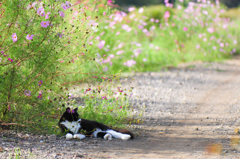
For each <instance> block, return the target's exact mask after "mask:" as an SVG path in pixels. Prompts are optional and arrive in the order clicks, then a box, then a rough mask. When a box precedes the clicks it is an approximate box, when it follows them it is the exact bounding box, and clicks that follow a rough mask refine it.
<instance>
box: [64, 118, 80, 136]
mask: <svg viewBox="0 0 240 159" xmlns="http://www.w3.org/2000/svg"><path fill="white" fill-rule="evenodd" d="M60 124H62V125H64V126H65V127H66V128H67V129H69V130H70V131H71V132H73V133H74V134H77V133H78V130H79V129H80V128H81V125H80V123H79V122H78V121H72V122H69V121H67V120H65V121H63V122H61V123H60Z"/></svg>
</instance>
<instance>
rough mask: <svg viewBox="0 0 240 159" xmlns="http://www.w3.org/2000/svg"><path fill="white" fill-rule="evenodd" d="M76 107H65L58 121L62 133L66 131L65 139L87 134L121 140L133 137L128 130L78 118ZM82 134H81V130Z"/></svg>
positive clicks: (78, 137)
mask: <svg viewBox="0 0 240 159" xmlns="http://www.w3.org/2000/svg"><path fill="white" fill-rule="evenodd" d="M77 110H78V108H75V109H73V110H71V109H70V108H67V109H66V111H65V112H64V113H63V115H62V117H61V118H60V120H59V122H58V126H59V127H60V129H61V131H62V132H63V133H66V139H72V138H77V139H84V138H85V137H88V136H94V137H96V138H97V137H101V138H104V139H106V140H112V138H119V139H122V140H128V139H133V138H134V135H133V133H131V132H130V131H128V130H114V129H111V128H110V127H109V126H106V125H104V124H102V123H99V122H96V121H92V120H86V119H81V118H79V114H78V112H77ZM82 131H83V132H84V134H81V132H82Z"/></svg>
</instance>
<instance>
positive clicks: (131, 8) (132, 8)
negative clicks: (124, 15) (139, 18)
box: [128, 7, 136, 12]
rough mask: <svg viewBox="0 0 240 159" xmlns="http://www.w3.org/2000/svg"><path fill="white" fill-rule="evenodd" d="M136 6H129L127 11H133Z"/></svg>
mask: <svg viewBox="0 0 240 159" xmlns="http://www.w3.org/2000/svg"><path fill="white" fill-rule="evenodd" d="M135 9H136V8H134V7H130V8H128V11H129V12H132V11H134V10H135Z"/></svg>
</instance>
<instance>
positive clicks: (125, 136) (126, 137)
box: [121, 134, 131, 140]
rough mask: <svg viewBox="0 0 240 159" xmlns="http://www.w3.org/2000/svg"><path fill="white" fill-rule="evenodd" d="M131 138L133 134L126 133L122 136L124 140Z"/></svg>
mask: <svg viewBox="0 0 240 159" xmlns="http://www.w3.org/2000/svg"><path fill="white" fill-rule="evenodd" d="M130 138H131V135H128V134H124V135H123V136H122V137H121V139H122V140H128V139H130Z"/></svg>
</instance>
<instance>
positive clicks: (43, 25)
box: [41, 21, 50, 28]
mask: <svg viewBox="0 0 240 159" xmlns="http://www.w3.org/2000/svg"><path fill="white" fill-rule="evenodd" d="M49 23H50V22H49V21H42V22H41V26H42V27H43V28H46V27H48V26H49Z"/></svg>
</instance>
